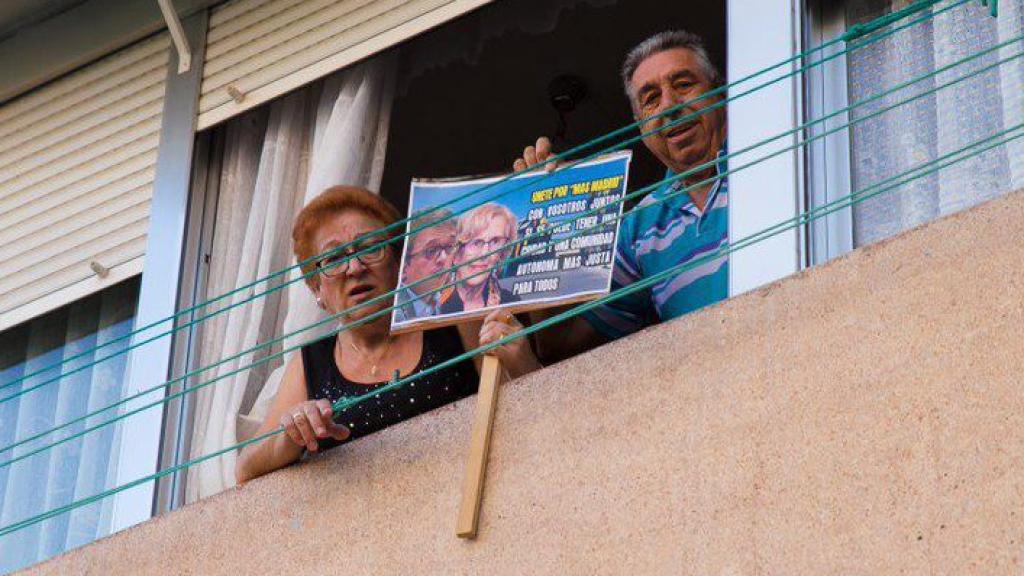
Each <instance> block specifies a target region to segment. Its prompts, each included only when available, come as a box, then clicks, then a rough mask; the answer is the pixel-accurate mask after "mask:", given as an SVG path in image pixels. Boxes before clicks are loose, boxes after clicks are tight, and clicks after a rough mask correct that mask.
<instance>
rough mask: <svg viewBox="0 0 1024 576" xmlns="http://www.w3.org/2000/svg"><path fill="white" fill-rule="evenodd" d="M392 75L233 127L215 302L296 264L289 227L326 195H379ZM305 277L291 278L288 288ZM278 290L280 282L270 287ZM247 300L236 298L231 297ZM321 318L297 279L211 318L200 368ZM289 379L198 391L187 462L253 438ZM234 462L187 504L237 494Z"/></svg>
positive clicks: (290, 99)
mask: <svg viewBox="0 0 1024 576" xmlns="http://www.w3.org/2000/svg"><path fill="white" fill-rule="evenodd" d="M395 66H396V64H395V58H394V56H393V55H384V56H380V57H377V58H374V59H373V60H371V61H368V62H364V63H362V64H360V65H358V66H355V67H353V68H350V69H347V70H344V71H342V72H340V73H338V74H335V75H333V76H331V77H329V78H327V79H325V80H323V81H321V82H318V83H317V84H316V85H313V86H311V87H309V88H306V89H304V90H302V91H299V92H297V93H293V94H291V95H289V96H287V97H286V98H284V99H282V100H280V101H278V102H275V103H273V104H271V105H270V107H269V111H266V112H261V113H256V114H253V115H250V116H247V117H246V118H242V119H239V120H236V121H234V122H233V123H232V125H230V126H228V127H227V141H226V144H225V150H224V165H223V172H222V176H221V186H220V192H219V204H218V207H217V222H216V228H215V231H214V240H213V249H212V252H211V263H210V266H211V267H210V276H209V282H208V287H207V294H208V297H212V296H215V295H218V294H223V293H225V292H227V291H229V290H231V289H233V288H234V287H237V286H241V285H243V284H248V283H250V282H252V281H254V280H256V279H257V278H261V277H264V276H266V275H268V274H270V273H272V272H274V271H276V270H280V269H283V268H285V267H286V266H288V265H290V264H292V263H294V259H293V258H292V256H291V224H292V220H293V219H294V217H295V215H296V213H297V212H298V211H299V209H301V207H302V206H303V205H304V204H305V203H307V202H308V201H309V200H311V199H312V198H313V197H315V196H316V195H317V194H319V193H320V192H321V191H322V190H323V189H324V188H327V187H329V186H333V185H338V184H349V185H356V186H363V187H366V188H369V189H371V190H377V188H378V187H379V186H380V181H381V176H382V174H383V168H384V151H385V149H386V147H387V133H388V125H389V120H390V115H391V104H392V101H393V92H394V78H395ZM260 114H264V115H265V119H264V118H263V117H261V116H260ZM264 126H265V128H264ZM298 276H299V273H298V272H297V271H293V272H292V273H290V274H289V276H288V279H294V278H297V277H298ZM280 284H281V281H280V280H278V281H274V282H271V284H270V285H271V286H277V285H280ZM266 287H267V286H266V285H261V286H259V287H258V289H261V290H262V289H265V288H266ZM247 296H248V293H243V294H240V295H238V297H237V298H236V300H240V299H243V298H245V297H247ZM323 317H324V316H323V315H322V312H321V311H320V310H319V309H318V308H317V307H316V305H315V304H314V301H313V298H312V296H311V295H310V294H309V292H308V289H307V288H306V287H305V285H304V283H302V282H301V281H300V282H295V283H293V284H290V285H289V286H288V287H287V288H285V289H283V290H281V291H278V292H275V293H274V295H273V296H272V297H265V298H259V299H257V300H255V301H253V302H250V303H248V304H245V305H243V306H240V307H238V308H234V309H232V310H230V311H229V312H227V313H224V314H222V315H220V316H218V317H217V319H216V320H213V321H210V322H209V323H208V324H207V325H206V326H205V327H204V328H203V331H202V334H201V344H200V353H199V366H206V365H209V364H211V363H213V362H216V361H219V360H221V359H224V358H227V357H230V356H233V355H235V354H238V353H239V352H241V351H243V350H246V349H249V348H252V347H253V346H255V345H257V344H259V343H263V342H267V341H268V340H271V339H273V338H276V337H278V336H279V335H281V334H283V333H290V332H293V331H295V330H297V329H300V328H302V327H305V326H308V325H310V324H312V323H313V322H316V321H317V320H321V319H322V318H323ZM329 329H330V326H324V327H322V328H320V329H319V330H315V331H306V332H302V333H300V334H298V335H295V336H292V337H289V338H287V339H286V340H285V341H284V342H283V346H282V345H280V344H279V345H276V346H274V347H271V348H270V349H267V350H264V351H261V352H260V353H256V354H252V353H250V354H245V355H244V356H241V357H239V358H238V359H237V360H234V361H230V362H227V363H225V364H223V365H221V366H219V367H217V368H216V369H213V370H210V371H207V372H206V373H204V374H202V375H201V376H200V377H199V378H198V379H197V381H205V380H208V379H210V378H213V377H219V376H224V375H227V374H229V373H231V372H233V371H235V370H236V369H238V368H240V367H242V366H245V365H248V364H250V363H252V362H253V361H257V360H259V359H260V358H264V357H266V356H267V354H269V353H272V352H279V351H280V350H282V349H283V348H290V347H292V346H295V345H297V344H300V343H302V342H305V341H308V340H310V339H311V338H313V337H314V336H315V335H317V334H319V333H323V332H325V331H327V330H329ZM286 359H287V358H286ZM282 372H283V363H282V362H281V361H279V360H275V361H273V362H270V363H267V364H264V365H263V366H262V367H260V368H257V369H253V370H245V371H242V372H240V373H238V374H234V375H230V376H227V377H225V378H224V379H223V380H221V381H218V382H217V383H216V384H214V385H212V386H209V387H206V388H204V389H203V390H202V391H200V392H198V393H197V394H196V395H195V401H194V406H195V420H194V424H193V431H192V442H191V457H193V458H195V457H197V456H201V455H203V454H208V453H210V452H213V451H215V450H218V449H221V448H223V447H225V446H229V445H231V444H235V443H237V442H238V441H239V440H242V439H244V438H247V437H249V436H251V435H252V434H253V432H254V431H255V429H256V427H257V426H258V425H259V423H260V422H261V421H262V420H263V417H264V416H265V414H266V410H267V408H268V407H269V403H270V402H271V401H272V399H273V396H274V394H275V393H276V391H277V387H278V385H279V383H280V379H281V375H282ZM246 411H248V414H243V413H244V412H246ZM235 458H236V455H235V454H234V453H228V454H225V455H224V456H223V457H221V458H218V459H215V460H210V461H207V462H205V463H204V464H202V465H200V466H197V467H193V468H191V469H190V470H189V473H188V480H187V484H186V499H187V500H188V501H189V502H192V501H195V500H196V499H199V498H204V497H206V496H209V495H212V494H215V493H217V492H220V491H221V490H224V489H225V488H228V487H230V486H232V485H234V483H235V480H234V467H235Z"/></svg>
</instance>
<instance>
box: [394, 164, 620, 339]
mask: <svg viewBox="0 0 1024 576" xmlns="http://www.w3.org/2000/svg"><path fill="white" fill-rule="evenodd" d="M631 158H632V154H631V153H630V152H628V151H626V152H619V153H616V154H611V155H607V156H603V157H600V158H598V159H595V160H592V161H589V162H585V163H581V164H579V165H577V166H573V167H571V168H563V169H560V170H557V171H555V172H553V173H550V174H549V173H529V174H525V175H520V176H516V177H514V178H510V179H508V180H505V181H502V177H488V178H473V179H451V180H420V179H417V180H413V182H412V184H411V193H410V196H409V226H408V228H407V231H410V232H411V231H412V230H419V232H416V233H413V234H411V235H410V236H409V237H408V238H407V239H406V242H405V247H404V249H403V252H402V262H401V268H400V271H399V281H398V290H397V292H396V300H395V306H396V307H395V311H394V314H393V315H392V322H391V329H392V332H395V333H401V332H408V331H413V330H423V329H430V328H436V327H440V326H447V325H451V324H457V323H459V322H464V321H466V320H469V319H475V318H482V317H484V316H486V315H487V314H488V313H489V312H490V311H492V310H494V309H496V308H503V309H508V310H510V311H512V312H521V311H525V310H535V309H539V308H545V307H550V306H560V305H565V304H570V303H574V302H581V301H584V300H590V299H594V298H597V297H600V296H601V295H603V294H607V293H608V291H609V290H610V288H611V274H612V264H613V262H614V258H615V241H616V237H617V235H618V232H619V220H620V217H621V214H622V202H621V201H620V200H621V199H622V196H623V195H624V194H625V190H626V185H627V178H628V175H629V163H630V160H631ZM477 191H479V192H477ZM456 199H458V200H456ZM453 200H455V201H454V202H453Z"/></svg>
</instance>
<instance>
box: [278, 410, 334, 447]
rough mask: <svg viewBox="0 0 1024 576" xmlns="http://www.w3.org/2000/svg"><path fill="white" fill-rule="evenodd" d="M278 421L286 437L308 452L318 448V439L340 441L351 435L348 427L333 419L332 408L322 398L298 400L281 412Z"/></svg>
mask: <svg viewBox="0 0 1024 576" xmlns="http://www.w3.org/2000/svg"><path fill="white" fill-rule="evenodd" d="M280 422H281V426H283V427H284V432H285V435H286V436H287V437H288V439H289V440H291V441H292V443H293V444H295V445H297V446H299V447H300V448H305V449H306V450H309V451H310V452H316V451H317V450H319V448H320V445H319V442H318V440H322V439H324V438H334V439H335V440H338V441H341V440H344V439H346V438H348V437H349V435H351V432H349V429H348V428H346V427H345V426H342V425H341V424H338V423H336V422H335V421H334V409H333V408H332V407H331V403H330V402H329V401H328V400H326V399H323V398H321V399H320V400H306V401H303V402H299V403H298V404H296V405H294V406H292V407H291V408H289V409H288V410H285V412H284V413H283V414H281V420H280Z"/></svg>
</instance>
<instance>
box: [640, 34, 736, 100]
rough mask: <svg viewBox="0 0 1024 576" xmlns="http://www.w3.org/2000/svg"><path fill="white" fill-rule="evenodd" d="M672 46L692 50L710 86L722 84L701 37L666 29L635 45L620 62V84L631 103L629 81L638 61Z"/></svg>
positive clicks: (720, 76)
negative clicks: (623, 60) (624, 59)
mask: <svg viewBox="0 0 1024 576" xmlns="http://www.w3.org/2000/svg"><path fill="white" fill-rule="evenodd" d="M674 48H686V49H687V50H689V51H690V52H693V55H694V56H696V57H697V63H698V64H699V65H700V67H701V69H702V71H703V72H704V76H705V77H706V78H707V80H708V82H710V83H711V86H712V87H718V86H721V85H722V74H721V73H720V72H719V71H718V68H716V67H715V65H714V64H712V63H711V58H710V57H708V51H707V49H706V48H705V47H704V39H703V38H701V37H700V36H698V35H696V34H694V33H693V32H687V31H686V30H666V31H665V32H659V33H657V34H655V35H654V36H651V37H650V38H648V39H646V40H644V41H643V42H641V43H640V44H639V45H637V47H636V48H633V49H632V50H630V51H629V54H627V55H626V61H625V62H623V63H622V85H623V87H624V88H625V90H626V97H627V98H629V102H630V103H631V104H632V103H633V94H632V92H631V87H630V82H631V81H632V80H633V74H635V73H636V69H637V68H639V67H640V63H641V62H643V61H644V60H646V59H648V58H650V57H651V56H654V55H655V54H658V53H659V52H664V51H666V50H672V49H674Z"/></svg>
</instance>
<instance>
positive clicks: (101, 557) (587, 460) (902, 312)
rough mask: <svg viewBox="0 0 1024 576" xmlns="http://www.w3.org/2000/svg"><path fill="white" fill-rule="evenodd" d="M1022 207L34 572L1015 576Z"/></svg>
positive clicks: (839, 268) (887, 251) (653, 335)
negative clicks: (480, 426) (485, 421)
mask: <svg viewBox="0 0 1024 576" xmlns="http://www.w3.org/2000/svg"><path fill="white" fill-rule="evenodd" d="M1022 239H1024V193H1016V194H1013V195H1010V196H1008V197H1005V198H1002V199H1000V200H996V201H993V202H990V203H988V204H985V205H983V206H981V207H978V208H976V209H974V210H971V211H968V212H964V213H961V214H958V215H955V216H952V217H949V218H945V219H943V220H940V221H938V222H935V223H932V224H930V225H928V226H925V227H923V228H920V229H917V230H914V231H911V232H909V233H906V234H903V235H901V236H899V237H898V238H895V239H893V240H890V241H888V242H884V243H882V244H878V245H875V246H871V247H869V248H867V249H863V250H858V251H856V252H854V253H853V254H851V255H850V256H848V257H845V258H842V259H840V260H838V261H835V262H832V263H830V264H828V265H826V266H821V267H818V268H815V269H812V270H810V271H808V272H805V273H803V274H800V275H798V276H795V277H792V278H789V279H786V280H784V281H782V282H778V283H776V284H774V285H771V286H769V287H766V288H764V289H761V290H758V291H755V292H753V293H750V294H747V295H744V296H742V297H739V298H735V299H733V300H730V301H728V302H726V303H723V304H721V305H718V306H714V307H712V308H709V309H706V310H704V311H702V312H700V313H697V314H693V315H690V316H688V317H686V318H682V319H679V320H677V321H674V322H671V323H667V324H664V325H661V326H658V327H656V328H653V329H650V330H647V331H644V332H643V333H640V334H638V335H636V336H633V337H631V338H627V339H624V340H622V341H619V342H616V343H613V344H611V345H609V346H606V347H603V348H601V349H600V350H596V351H594V352H592V353H589V354H586V355H583V356H580V357H577V358H575V359H573V360H571V361H568V362H564V363H561V364H558V365H556V366H553V367H551V368H548V369H546V370H544V371H541V372H539V373H536V374H533V375H531V376H530V377H527V378H524V379H522V380H520V381H517V382H514V383H512V384H510V385H507V386H505V387H504V388H503V389H502V396H501V398H500V400H499V407H498V413H497V420H496V424H495V430H494V437H493V440H494V442H493V446H492V453H491V460H490V466H489V468H488V478H487V483H486V488H485V492H484V504H483V509H482V520H481V526H480V535H479V538H478V539H477V540H476V541H462V540H459V539H458V538H456V537H455V533H454V526H455V518H456V512H457V507H458V502H459V498H460V492H461V486H462V474H463V467H464V463H465V458H466V453H467V450H468V444H469V433H470V424H471V421H472V413H473V408H474V400H475V399H467V400H466V401H463V402H460V403H458V404H455V405H452V406H450V407H447V408H445V409H441V410H438V411H436V412H434V413H431V414H429V415H426V416H423V417H420V418H417V419H414V420H412V421H409V422H406V423H404V424H402V425H400V426H396V427H394V428H392V429H389V430H386V431H384V432H382V433H379V434H376V435H374V436H371V437H368V438H366V439H363V440H361V441H358V442H355V443H353V444H351V445H349V446H347V447H344V448H341V449H338V450H335V451H332V452H329V453H327V454H324V455H322V456H319V457H316V458H313V459H311V460H310V461H309V462H307V463H304V464H302V465H299V466H294V467H292V468H290V469H287V470H283V471H281V472H278V473H275V474H272V475H270V476H268V477H265V478H262V479H260V480H257V481H254V482H251V483H249V484H248V485H246V486H244V487H242V488H239V489H235V490H230V491H228V492H226V493H224V494H221V495H219V496H216V497H214V498H210V499H208V500H206V501H203V502H199V503H197V504H194V505H191V506H188V507H186V508H184V509H181V510H179V511H176V512H174V513H172V514H168V515H165V516H163V517H160V518H157V519H155V520H153V521H151V522H148V523H146V524H143V525H141V526H138V527H136V528H133V529H130V530H127V531H125V532H122V533H120V534H117V535H116V536H113V537H110V538H107V539H105V540H102V541H100V542H97V543H95V544H93V545H90V546H86V547H84V548H81V549H78V550H75V551H72V552H70V553H68V554H66V555H64V556H61V557H59V558H56V559H54V560H52V561H49V562H47V563H44V564H42V565H39V566H36V567H34V568H32V569H31V570H30V572H32V573H38V574H69V573H89V574H113V573H150V574H153V573H168V572H173V573H187V574H253V573H258V574H265V573H279V574H286V575H293V574H311V573H320V574H324V573H326V574H346V575H349V574H483V573H499V574H835V573H853V574H896V573H942V574H968V573H978V574H1006V573H1020V571H1021V560H1022V552H1024V343H1022V335H1024V330H1022V326H1024V249H1022V246H1021V242H1022Z"/></svg>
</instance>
